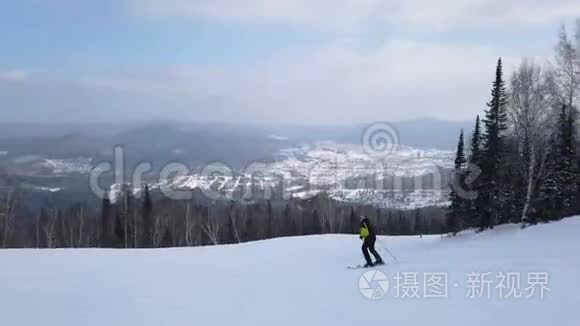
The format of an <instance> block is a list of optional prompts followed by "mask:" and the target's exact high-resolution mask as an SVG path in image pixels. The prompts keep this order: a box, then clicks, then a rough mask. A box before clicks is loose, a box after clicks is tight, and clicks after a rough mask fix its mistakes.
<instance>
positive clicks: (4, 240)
mask: <svg viewBox="0 0 580 326" xmlns="http://www.w3.org/2000/svg"><path fill="white" fill-rule="evenodd" d="M0 201H1V202H0V240H1V241H0V244H1V245H2V248H6V247H7V246H8V245H9V243H10V240H11V238H12V235H13V233H14V226H15V225H14V224H15V223H14V222H15V220H14V219H15V217H16V204H17V200H16V192H15V191H12V190H11V191H8V192H6V196H5V198H0Z"/></svg>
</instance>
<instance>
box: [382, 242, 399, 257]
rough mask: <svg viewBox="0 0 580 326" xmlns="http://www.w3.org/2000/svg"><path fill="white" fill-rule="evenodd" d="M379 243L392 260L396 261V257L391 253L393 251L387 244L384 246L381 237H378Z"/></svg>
mask: <svg viewBox="0 0 580 326" xmlns="http://www.w3.org/2000/svg"><path fill="white" fill-rule="evenodd" d="M378 240H379V243H380V244H381V247H382V248H383V250H384V251H386V252H387V253H388V254H389V256H391V258H393V260H395V261H397V260H398V259H397V257H395V255H393V253H392V252H391V251H390V250H389V249H388V248H387V246H385V244H384V243H383V241H382V240H381V239H378Z"/></svg>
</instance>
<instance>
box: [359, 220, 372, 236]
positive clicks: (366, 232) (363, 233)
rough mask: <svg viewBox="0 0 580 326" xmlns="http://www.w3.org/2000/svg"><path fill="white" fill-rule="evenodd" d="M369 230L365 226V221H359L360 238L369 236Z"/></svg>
mask: <svg viewBox="0 0 580 326" xmlns="http://www.w3.org/2000/svg"><path fill="white" fill-rule="evenodd" d="M369 234H370V232H369V228H368V226H367V224H366V223H361V226H360V238H361V239H366V238H367V237H368V236H369Z"/></svg>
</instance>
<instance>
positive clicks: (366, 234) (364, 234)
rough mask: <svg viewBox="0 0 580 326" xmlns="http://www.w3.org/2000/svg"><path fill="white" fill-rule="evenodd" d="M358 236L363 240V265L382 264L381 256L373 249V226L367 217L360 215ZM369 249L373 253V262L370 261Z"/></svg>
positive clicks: (374, 238) (374, 236) (374, 237)
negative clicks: (364, 262)
mask: <svg viewBox="0 0 580 326" xmlns="http://www.w3.org/2000/svg"><path fill="white" fill-rule="evenodd" d="M359 238H360V239H361V240H363V245H362V252H363V255H364V256H365V260H366V261H367V263H366V264H365V265H364V267H373V266H375V265H383V264H384V262H383V259H382V258H381V256H379V254H378V253H377V251H376V250H375V241H376V240H377V236H376V235H375V232H374V231H373V227H372V226H371V223H370V222H369V219H368V218H367V217H365V216H361V220H360V237H359ZM369 251H370V252H371V253H372V254H373V256H375V259H376V261H375V262H374V263H373V262H372V261H371V256H370V255H369Z"/></svg>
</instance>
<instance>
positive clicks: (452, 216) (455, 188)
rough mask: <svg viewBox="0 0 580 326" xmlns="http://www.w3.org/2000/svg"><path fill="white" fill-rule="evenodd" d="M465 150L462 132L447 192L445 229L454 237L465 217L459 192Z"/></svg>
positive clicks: (462, 200)
mask: <svg viewBox="0 0 580 326" xmlns="http://www.w3.org/2000/svg"><path fill="white" fill-rule="evenodd" d="M465 162H466V159H465V150H464V141H463V130H461V133H460V134H459V142H458V143H457V152H456V154H455V167H454V170H453V181H452V185H451V191H450V192H449V200H450V201H451V204H450V205H449V211H448V213H447V228H448V231H449V232H450V233H452V234H453V235H454V236H455V235H456V234H457V232H459V231H460V230H461V226H462V219H463V218H464V217H465V207H466V203H465V200H464V199H463V198H462V194H461V193H460V192H459V190H460V189H461V187H462V184H463V182H462V181H463V180H462V179H463V168H464V165H465Z"/></svg>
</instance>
